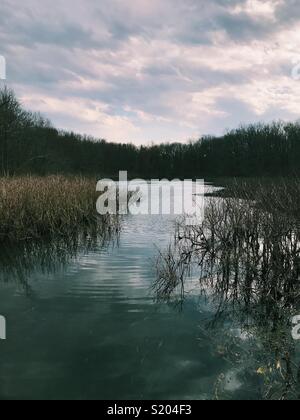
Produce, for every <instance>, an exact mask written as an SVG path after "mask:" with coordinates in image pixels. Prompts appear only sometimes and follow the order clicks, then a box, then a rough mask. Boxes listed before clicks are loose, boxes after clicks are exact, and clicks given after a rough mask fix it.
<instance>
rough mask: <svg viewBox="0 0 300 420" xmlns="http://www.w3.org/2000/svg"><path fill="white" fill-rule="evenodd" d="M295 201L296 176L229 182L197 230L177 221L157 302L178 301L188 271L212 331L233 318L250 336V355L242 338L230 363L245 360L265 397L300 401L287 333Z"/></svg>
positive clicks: (162, 261) (295, 248)
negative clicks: (209, 313)
mask: <svg viewBox="0 0 300 420" xmlns="http://www.w3.org/2000/svg"><path fill="white" fill-rule="evenodd" d="M228 195H229V197H228ZM299 196H300V182H299V181H298V180H295V179H294V180H291V181H288V182H286V181H281V182H277V183H276V184H274V183H271V182H269V183H267V184H265V183H263V182H258V181H256V182H252V183H251V185H249V182H246V183H243V184H241V183H239V184H237V185H236V187H234V186H233V185H231V191H230V194H223V198H220V197H218V198H208V199H207V206H206V212H205V218H204V220H203V222H202V223H201V224H199V226H193V227H190V226H189V227H186V226H185V225H184V223H179V224H178V226H177V234H176V240H175V243H174V244H172V246H170V247H169V248H168V249H167V250H166V251H162V252H160V254H159V257H158V262H157V281H156V283H155V289H156V292H157V296H158V298H160V299H163V300H167V301H174V299H175V301H176V302H177V303H178V301H179V302H180V303H181V304H182V302H183V301H184V298H185V296H186V294H187V291H188V290H189V289H190V287H189V284H188V282H189V280H190V276H189V274H190V273H191V270H192V271H193V276H192V277H193V278H194V275H197V276H198V278H199V295H200V294H205V295H208V296H209V298H210V300H211V302H213V303H215V311H216V313H215V317H214V319H213V326H214V327H216V325H218V324H220V323H221V324H222V325H221V330H222V328H223V331H227V330H228V328H229V327H228V321H229V320H231V321H232V322H234V324H236V325H237V326H238V328H240V329H241V330H242V331H244V332H246V333H247V335H248V337H251V343H252V348H251V351H249V349H248V351H246V350H247V346H246V344H245V343H242V340H241V343H240V349H239V350H237V351H236V352H235V354H238V356H235V357H234V358H233V365H234V366H235V367H236V365H237V364H238V365H239V366H240V365H241V363H243V364H245V362H246V363H248V364H249V365H248V367H247V369H248V374H249V372H255V371H257V372H258V374H259V375H261V377H262V379H264V382H265V384H264V389H263V390H262V397H263V398H264V399H299V398H300V361H299V353H297V351H296V348H295V342H293V340H292V335H291V330H292V326H291V318H292V317H293V316H294V315H298V314H299V313H300V282H299V281H300V223H299V222H300V212H299V210H300V205H299V203H300V200H299ZM193 287H194V283H193ZM212 333H213V330H212V329H210V334H212ZM236 341H237V340H236ZM249 342H250V341H249V340H248V342H247V344H248V345H249ZM262 350H263V351H262ZM243 353H244V356H243V357H244V359H245V360H243V361H242V354H243Z"/></svg>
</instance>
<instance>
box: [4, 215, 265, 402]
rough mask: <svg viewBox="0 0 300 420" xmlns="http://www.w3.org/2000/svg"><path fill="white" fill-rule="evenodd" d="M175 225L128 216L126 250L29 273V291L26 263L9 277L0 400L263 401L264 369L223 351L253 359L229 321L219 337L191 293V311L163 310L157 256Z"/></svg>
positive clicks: (206, 306) (206, 307)
mask: <svg viewBox="0 0 300 420" xmlns="http://www.w3.org/2000/svg"><path fill="white" fill-rule="evenodd" d="M173 224H174V218H173V217H170V216H169V217H168V216H163V217H160V216H151V217H149V216H128V217H127V218H125V219H124V221H123V226H122V230H121V233H120V238H119V241H118V243H113V244H108V245H107V246H105V247H100V246H99V247H98V248H96V249H93V250H90V251H89V252H82V253H81V254H80V255H78V256H77V257H76V258H73V259H71V261H69V262H68V263H67V264H66V265H64V266H62V267H57V269H56V270H47V269H46V270H45V269H43V270H41V269H39V268H38V267H36V269H35V270H34V271H32V270H31V269H28V267H25V266H24V267H23V269H24V271H25V274H24V277H23V280H24V281H25V283H26V285H27V286H26V287H24V284H20V281H19V277H20V274H22V273H20V271H21V272H22V264H23V263H22V264H21V267H19V268H18V270H15V271H16V272H15V273H14V271H13V270H11V271H9V270H8V272H9V273H10V274H9V276H8V274H6V273H7V272H6V271H5V272H4V273H2V276H1V277H2V281H1V285H0V314H1V315H4V316H5V317H6V320H7V340H6V341H0V398H1V399H145V400H147V399H196V400H201V399H213V398H215V397H216V396H217V397H219V398H226V399H255V398H260V397H261V393H260V392H261V386H262V383H261V382H262V381H261V378H260V377H259V376H258V375H257V373H256V371H255V369H256V368H259V365H255V364H254V366H247V363H249V360H248V358H247V357H246V358H245V360H246V361H245V360H242V356H241V357H240V358H239V359H238V361H236V362H233V361H232V359H231V358H230V357H229V354H227V347H226V346H225V344H224V342H227V343H228V340H230V349H231V350H230V351H231V352H234V351H236V350H235V348H234V347H233V346H234V345H235V346H236V345H237V344H236V341H238V342H239V343H242V344H243V347H244V349H246V353H245V354H247V346H249V344H248V342H247V337H246V336H245V335H243V333H242V332H241V331H240V330H239V329H234V328H233V327H232V325H231V324H230V323H229V322H228V323H227V324H226V323H225V327H223V329H222V330H221V331H220V330H218V329H216V330H215V329H214V328H213V327H212V326H211V325H210V324H209V321H210V320H212V319H213V315H214V312H213V311H214V309H213V305H211V303H210V302H209V301H208V300H207V299H204V297H203V298H201V297H199V295H198V296H196V294H194V293H192V292H191V296H190V298H189V297H187V299H186V303H185V305H184V307H183V310H179V308H178V307H174V306H171V305H168V304H167V303H157V302H155V299H154V293H153V290H152V284H153V281H154V280H155V267H154V266H155V264H154V261H155V256H156V254H157V247H159V248H162V247H164V246H166V245H167V244H168V243H169V241H170V239H171V238H172V234H173V231H174V225H173ZM7 258H9V256H7ZM12 273H13V274H12ZM14 274H15V279H14V278H13V277H14ZM234 340H235V341H234ZM233 342H234V344H233ZM228 351H229V350H228ZM248 351H250V350H249V348H248ZM219 393H222V394H221V395H218V394H219Z"/></svg>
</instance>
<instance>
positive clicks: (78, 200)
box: [0, 176, 114, 242]
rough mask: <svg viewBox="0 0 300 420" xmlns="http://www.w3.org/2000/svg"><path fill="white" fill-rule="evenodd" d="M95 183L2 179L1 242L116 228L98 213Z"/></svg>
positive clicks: (51, 178)
mask: <svg viewBox="0 0 300 420" xmlns="http://www.w3.org/2000/svg"><path fill="white" fill-rule="evenodd" d="M96 200H97V193H96V181H95V180H93V179H89V178H81V177H63V176H48V177H31V176H24V177H12V178H9V177H3V178H0V242H5V241H10V242H20V241H26V240H40V239H53V238H63V237H68V238H70V237H73V236H76V235H78V234H79V233H84V234H92V233H94V234H97V233H100V232H102V231H103V230H104V228H105V229H106V228H107V227H109V228H110V227H111V228H114V226H113V224H114V223H113V221H112V220H111V218H109V217H108V216H107V217H104V216H99V215H98V214H97V212H96Z"/></svg>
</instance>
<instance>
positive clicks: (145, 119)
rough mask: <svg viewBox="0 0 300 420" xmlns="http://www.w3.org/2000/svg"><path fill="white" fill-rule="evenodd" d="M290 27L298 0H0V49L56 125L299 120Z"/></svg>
mask: <svg viewBox="0 0 300 420" xmlns="http://www.w3.org/2000/svg"><path fill="white" fill-rule="evenodd" d="M299 24H300V7H299V0H51V1H50V0H43V1H40V0H26V2H22V1H20V0H1V13H0V55H2V56H4V57H5V59H6V63H7V84H8V85H9V86H11V87H12V88H13V89H15V91H16V94H17V95H18V97H19V98H20V99H21V101H22V104H23V105H24V106H25V107H26V108H28V109H30V110H32V111H40V112H42V113H43V114H44V115H45V116H47V117H48V118H49V119H50V120H51V121H52V122H53V123H54V125H55V126H56V127H58V128H61V129H66V130H73V131H75V132H79V133H85V134H88V135H92V136H95V137H97V138H105V139H107V140H109V141H114V142H133V143H135V144H143V143H145V144H146V143H147V144H148V143H151V142H153V143H158V142H164V141H180V142H185V141H188V140H190V139H197V138H199V137H200V136H202V135H208V134H212V135H221V134H223V133H224V132H226V131H227V130H229V129H232V128H236V127H238V126H239V125H241V124H249V123H253V122H258V121H263V122H269V121H272V120H278V119H281V120H289V121H294V120H297V119H298V118H299V113H300V103H299V102H300V31H299ZM1 83H3V82H1Z"/></svg>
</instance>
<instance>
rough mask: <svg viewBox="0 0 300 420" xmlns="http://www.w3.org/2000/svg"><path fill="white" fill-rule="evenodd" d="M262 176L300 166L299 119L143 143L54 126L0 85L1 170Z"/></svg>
mask: <svg viewBox="0 0 300 420" xmlns="http://www.w3.org/2000/svg"><path fill="white" fill-rule="evenodd" d="M119 170H127V171H128V173H129V176H130V177H142V178H163V177H168V178H172V177H182V178H183V177H185V178H186V177H190V178H196V177H212V178H215V177H250V176H251V177H261V176H270V177H272V176H289V175H293V176H294V175H295V176H296V175H299V174H300V122H295V123H285V122H282V121H278V122H273V123H272V124H263V123H260V124H253V125H249V126H241V127H239V128H237V129H235V130H232V131H229V132H227V133H226V134H224V136H222V137H213V136H205V137H202V138H200V139H199V140H198V141H193V142H192V141H191V142H189V143H186V144H181V143H172V141H170V142H168V143H164V144H159V145H151V146H141V147H137V146H135V145H133V144H130V143H128V144H117V143H110V142H108V141H106V140H104V139H101V133H99V139H96V138H93V137H89V136H83V135H79V134H76V133H74V132H67V131H63V130H58V129H56V128H55V127H54V126H53V125H52V123H51V122H50V121H49V120H47V119H46V118H44V117H43V116H42V115H40V114H38V113H32V112H29V111H27V110H25V109H24V108H23V107H22V105H21V103H20V101H19V100H18V99H17V97H16V95H15V93H14V92H13V91H12V90H11V89H9V88H7V87H3V88H1V90H0V175H1V176H6V175H11V176H13V175H23V174H33V175H50V174H64V175H84V176H97V177H100V176H110V177H116V176H117V175H118V172H119Z"/></svg>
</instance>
